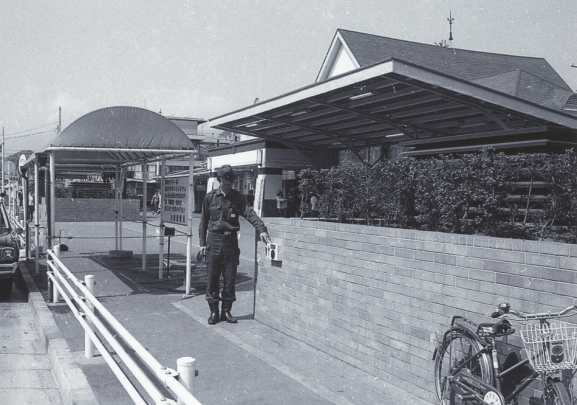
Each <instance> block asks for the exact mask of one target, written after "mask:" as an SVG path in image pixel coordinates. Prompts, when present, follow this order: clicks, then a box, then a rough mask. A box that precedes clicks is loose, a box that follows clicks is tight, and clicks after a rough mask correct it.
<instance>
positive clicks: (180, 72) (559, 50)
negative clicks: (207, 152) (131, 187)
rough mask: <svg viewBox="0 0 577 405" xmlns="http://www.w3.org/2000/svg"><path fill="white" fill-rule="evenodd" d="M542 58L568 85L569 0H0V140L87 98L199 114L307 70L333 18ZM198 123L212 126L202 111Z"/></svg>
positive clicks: (71, 117)
mask: <svg viewBox="0 0 577 405" xmlns="http://www.w3.org/2000/svg"><path fill="white" fill-rule="evenodd" d="M449 13H451V15H452V17H453V18H454V21H453V25H452V31H453V39H454V40H453V47H454V48H457V49H459V48H462V49H469V50H476V51H484V52H494V53H503V54H510V55H520V56H533V57H542V58H545V59H546V60H547V61H548V62H549V63H550V64H551V65H552V66H553V68H554V69H555V70H556V71H557V72H558V73H559V74H560V75H561V77H562V78H563V79H564V80H565V81H566V82H567V83H568V84H569V86H570V87H571V88H572V89H574V90H577V68H572V67H571V64H572V63H574V64H576V65H577V41H576V39H577V2H576V1H575V0H507V1H502V0H428V1H426V0H386V1H384V0H356V1H354V0H306V1H304V0H283V1H280V0H268V1H267V0H218V1H214V0H201V1H195V0H138V1H137V0H97V1H94V0H58V1H57V0H17V1H14V0H0V126H1V127H2V128H3V130H4V142H5V153H7V154H9V153H14V152H18V151H20V150H22V149H31V150H38V148H41V147H42V146H44V145H46V144H47V143H49V142H50V140H51V139H53V138H54V137H55V136H56V128H57V123H58V120H59V108H61V120H62V129H65V128H66V127H67V126H68V125H70V124H71V123H72V122H74V121H75V120H76V119H78V118H80V117H82V116H83V115H85V114H88V113H90V112H92V111H94V110H97V109H100V108H104V107H109V106H121V105H122V106H135V107H141V108H146V109H149V110H151V111H155V112H161V113H162V114H163V115H164V116H177V117H192V118H201V119H204V120H208V119H210V118H213V117H217V116H219V115H222V114H226V113H228V112H231V111H234V110H236V109H239V108H243V107H246V106H249V105H251V104H253V102H254V100H255V99H256V98H259V99H260V100H261V101H262V100H265V99H268V98H272V97H275V96H278V95H281V94H284V93H287V92H290V91H292V90H295V89H298V88H301V87H303V86H307V85H309V84H312V83H314V81H315V79H316V76H317V74H318V72H319V69H320V67H321V64H322V63H323V60H324V57H325V55H326V53H327V51H328V48H329V46H330V44H331V41H332V39H333V37H334V35H335V33H336V30H337V29H339V28H341V29H346V30H352V31H360V32H364V33H369V34H375V35H381V36H386V37H391V38H397V39H402V40H408V41H415V42H421V43H426V44H434V43H435V42H440V41H441V40H448V38H449V22H448V20H447V19H448V17H449ZM200 130H201V131H202V132H205V133H211V132H216V131H215V130H213V129H211V128H210V127H209V125H208V124H204V125H202V126H201V128H200Z"/></svg>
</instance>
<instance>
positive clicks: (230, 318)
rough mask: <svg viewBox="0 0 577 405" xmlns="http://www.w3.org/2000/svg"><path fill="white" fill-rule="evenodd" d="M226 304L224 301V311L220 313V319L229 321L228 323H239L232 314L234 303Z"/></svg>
mask: <svg viewBox="0 0 577 405" xmlns="http://www.w3.org/2000/svg"><path fill="white" fill-rule="evenodd" d="M225 305H226V304H225V303H224V302H223V303H222V311H221V313H220V320H221V321H227V322H228V323H238V321H237V320H236V319H235V318H234V317H233V316H232V315H231V314H230V310H231V308H232V305H230V304H228V305H226V306H225Z"/></svg>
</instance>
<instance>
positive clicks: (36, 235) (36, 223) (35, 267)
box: [34, 161, 40, 276]
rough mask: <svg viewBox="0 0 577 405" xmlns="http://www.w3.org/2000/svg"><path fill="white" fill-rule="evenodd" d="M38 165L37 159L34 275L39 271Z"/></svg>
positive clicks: (35, 168)
mask: <svg viewBox="0 0 577 405" xmlns="http://www.w3.org/2000/svg"><path fill="white" fill-rule="evenodd" d="M39 171H40V165H39V164H38V161H36V162H35V163H34V175H35V178H34V244H35V245H36V249H34V275H35V276H37V275H38V274H39V273H40V220H39V219H38V196H39V194H40V185H39V184H38V180H39V179H40V176H39Z"/></svg>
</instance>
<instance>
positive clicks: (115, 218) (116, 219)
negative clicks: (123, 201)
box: [114, 166, 119, 250]
mask: <svg viewBox="0 0 577 405" xmlns="http://www.w3.org/2000/svg"><path fill="white" fill-rule="evenodd" d="M114 169H115V170H114V249H115V250H119V247H118V180H119V175H118V166H116V167H115V168H114Z"/></svg>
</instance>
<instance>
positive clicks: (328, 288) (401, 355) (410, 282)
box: [255, 218, 577, 403]
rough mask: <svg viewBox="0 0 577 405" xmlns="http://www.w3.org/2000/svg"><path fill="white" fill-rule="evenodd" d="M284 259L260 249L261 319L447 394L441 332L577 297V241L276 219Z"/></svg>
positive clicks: (393, 377)
mask: <svg viewBox="0 0 577 405" xmlns="http://www.w3.org/2000/svg"><path fill="white" fill-rule="evenodd" d="M266 222H267V226H268V228H269V232H270V234H271V236H272V237H273V239H274V240H275V241H276V242H279V243H281V244H282V245H283V260H282V262H280V263H279V262H271V261H270V260H266V258H265V257H264V254H263V253H264V252H261V251H259V274H258V284H257V296H256V313H255V318H256V319H257V320H258V321H260V322H262V323H264V324H267V325H269V326H271V327H273V328H275V329H278V330H280V331H282V332H284V333H286V334H288V335H290V336H293V337H295V338H297V339H299V340H301V341H303V342H306V343H308V344H309V345H311V346H313V347H315V348H317V349H320V350H322V351H324V352H326V353H329V354H331V355H333V356H334V357H336V358H339V359H341V360H344V361H346V362H347V363H350V364H352V365H354V366H356V367H358V368H360V369H362V370H364V371H366V372H368V373H370V374H372V375H374V376H375V377H378V378H379V379H382V380H385V381H387V382H389V383H392V384H394V385H396V386H398V387H399V388H400V389H403V390H406V391H408V392H412V393H414V394H416V395H418V396H419V397H421V398H423V400H424V403H437V401H436V397H435V395H434V386H433V361H432V354H433V350H434V348H435V346H436V332H441V331H444V330H445V329H446V328H447V327H448V325H449V324H450V320H451V317H452V316H453V315H463V316H467V317H469V318H470V319H472V320H474V321H477V322H479V321H483V322H488V321H489V320H490V318H488V317H487V316H486V315H484V314H487V313H490V312H492V311H494V310H495V308H496V307H497V305H498V304H499V303H500V302H509V303H510V304H511V307H512V308H516V309H520V310H523V311H524V312H532V311H535V312H541V311H546V310H553V311H554V310H559V309H562V308H565V307H567V306H569V305H572V304H574V303H577V301H576V300H575V297H576V292H577V288H576V282H577V246H576V245H567V244H560V243H548V242H533V241H521V240H513V239H500V238H490V237H481V236H465V235H453V234H443V233H435V232H421V231H414V230H399V229H391V228H378V227H366V226H358V225H348V224H333V223H324V222H316V221H302V220H298V219H281V218H267V220H266Z"/></svg>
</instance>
